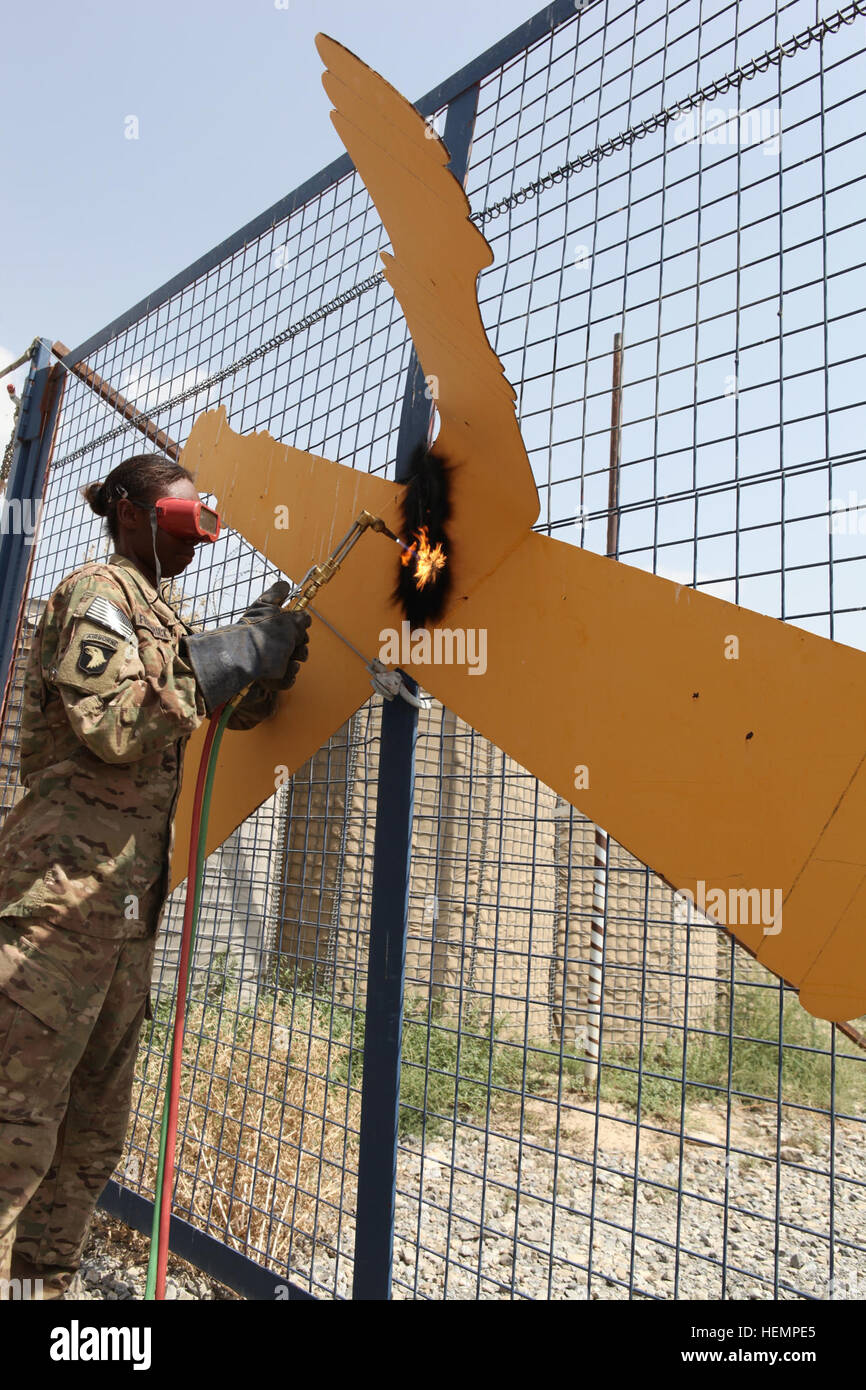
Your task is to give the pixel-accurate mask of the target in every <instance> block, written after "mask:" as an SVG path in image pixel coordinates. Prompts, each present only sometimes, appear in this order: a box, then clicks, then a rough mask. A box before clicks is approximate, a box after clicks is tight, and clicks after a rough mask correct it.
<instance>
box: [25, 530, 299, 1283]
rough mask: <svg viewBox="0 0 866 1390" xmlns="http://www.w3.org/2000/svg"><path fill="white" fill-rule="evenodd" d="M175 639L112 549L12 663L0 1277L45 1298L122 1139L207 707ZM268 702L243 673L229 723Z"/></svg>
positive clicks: (135, 572) (167, 617) (77, 1250)
mask: <svg viewBox="0 0 866 1390" xmlns="http://www.w3.org/2000/svg"><path fill="white" fill-rule="evenodd" d="M188 631H191V629H190V628H188V627H187V626H186V624H184V623H183V622H182V621H181V620H180V619H179V618H178V616H177V615H176V614H175V613H174V611H173V610H172V609H171V608H170V607H168V605H167V604H165V603H164V602H163V601H162V600H161V599H160V598H159V596H158V595H157V592H156V589H155V588H154V586H153V585H152V584H150V583H149V582H148V581H147V580H146V579H145V577H144V575H143V574H142V573H141V571H140V570H139V569H138V568H137V566H136V565H135V564H134V563H133V562H132V561H131V560H128V559H126V558H125V557H124V556H121V555H118V554H114V555H112V556H111V558H110V560H109V562H108V564H100V563H90V564H86V565H83V566H81V568H80V569H77V570H75V571H74V572H73V573H72V574H70V575H68V576H67V577H66V578H65V579H64V580H63V581H62V583H61V584H60V585H59V586H58V588H57V589H56V590H55V591H54V593H53V594H52V596H51V598H50V599H49V601H48V603H47V604H46V607H45V611H44V612H43V614H42V617H41V619H40V621H39V625H38V627H37V630H36V633H35V636H34V640H33V646H32V649H31V652H30V656H29V660H28V664H27V670H26V673H25V679H24V693H23V712H22V720H21V739H20V767H21V780H22V782H23V784H24V786H25V788H26V795H25V796H24V797H23V798H22V799H21V800H20V801H19V802H18V803H17V804H16V805H15V806H14V807H13V809H12V810H11V811H10V812H9V814H8V816H7V818H6V821H5V823H4V825H3V827H2V830H0V1279H4V1278H8V1277H9V1275H10V1268H9V1266H10V1258H11V1263H12V1275H13V1276H15V1275H20V1276H21V1277H27V1276H28V1275H30V1276H34V1277H38V1276H40V1275H41V1276H42V1277H43V1278H44V1280H45V1286H46V1295H47V1294H48V1293H49V1290H50V1289H52V1288H53V1289H55V1290H57V1291H60V1290H62V1289H63V1288H64V1287H65V1286H66V1285H67V1284H68V1283H69V1282H70V1281H71V1278H72V1276H73V1274H74V1271H75V1270H76V1268H77V1267H78V1264H79V1262H80V1259H81V1252H82V1249H83V1246H84V1242H85V1240H86V1236H87V1230H88V1225H89V1222H90V1218H91V1216H92V1213H93V1209H94V1207H95V1205H96V1202H97V1200H98V1197H99V1194H100V1192H101V1191H102V1188H103V1187H104V1186H105V1183H106V1181H107V1180H108V1178H109V1177H110V1176H111V1174H112V1172H113V1171H114V1168H115V1166H116V1164H117V1162H118V1160H119V1158H120V1155H121V1152H122V1149H123V1145H124V1140H125V1137H126V1128H127V1123H128V1117H129V1105H130V1093H131V1088H132V1080H133V1070H134V1064H135V1057H136V1050H137V1043H138V1034H139V1030H140V1027H141V1023H142V1020H143V1017H144V1013H145V1006H146V1002H147V997H148V991H149V987H150V979H151V973H152V968H153V955H154V946H155V937H156V932H157V930H158V927H159V922H160V919H161V916H162V909H163V904H164V899H165V895H166V889H167V885H168V875H169V864H170V859H171V852H172V847H173V838H174V829H173V824H172V821H173V816H174V809H175V805H176V802H177V797H178V793H179V790H180V782H181V774H182V769H183V751H184V745H185V742H186V740H187V738H188V737H189V735H190V734H191V733H192V732H193V730H194V729H196V728H197V727H198V725H199V724H200V723H201V721H202V719H203V718H205V717H206V712H205V705H204V700H203V699H202V696H201V693H200V692H199V690H198V687H197V685H196V681H195V677H194V675H193V673H192V669H191V667H190V666H189V664H188V663H187V662H186V661H185V660H184V659H183V658H182V657H181V656H180V654H179V652H178V642H179V640H180V638H181V636H182V635H183V634H184V632H188ZM275 698H276V697H275V696H274V695H273V694H272V693H270V692H268V691H266V690H265V689H264V688H263V687H261V686H258V685H254V686H253V687H252V689H251V690H250V692H249V694H248V695H247V696H246V697H245V699H244V701H243V702H242V703H241V705H240V707H239V709H238V710H237V711H236V713H235V715H234V716H233V718H232V720H231V721H230V724H229V727H230V728H241V729H244V728H251V727H253V726H254V725H255V724H257V723H258V722H259V721H260V720H261V719H263V718H266V717H267V716H268V715H270V714H271V713H273V710H274V707H275ZM13 1245H14V1249H13Z"/></svg>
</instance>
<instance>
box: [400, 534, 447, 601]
mask: <svg viewBox="0 0 866 1390" xmlns="http://www.w3.org/2000/svg"><path fill="white" fill-rule="evenodd" d="M445 560H446V556H445V551H444V550H443V549H442V545H441V543H437V544H436V545H435V546H431V544H430V538H429V535H428V532H427V527H426V526H422V527H421V529H420V530H419V531H418V532H417V533H416V536H415V539H414V540H413V542H412V544H411V545H410V546H409V549H408V550H407V551H406V553H405V554H404V555H401V556H400V562H401V564H404V565H411V564H412V562H413V561H414V562H415V587H416V588H418V589H423V588H424V587H425V585H427V584H430V583H432V582H433V581H434V580H435V579H436V576H437V575H438V573H439V571H440V570H441V569H444V568H445Z"/></svg>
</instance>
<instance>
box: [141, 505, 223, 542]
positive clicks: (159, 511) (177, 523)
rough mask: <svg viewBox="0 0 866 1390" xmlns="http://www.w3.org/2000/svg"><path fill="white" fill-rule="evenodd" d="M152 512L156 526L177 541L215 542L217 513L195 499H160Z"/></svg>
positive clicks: (218, 529) (217, 531)
mask: <svg viewBox="0 0 866 1390" xmlns="http://www.w3.org/2000/svg"><path fill="white" fill-rule="evenodd" d="M154 510H155V511H156V524H157V526H160V527H161V528H162V530H163V531H167V532H168V533H169V535H170V536H177V538H178V539H179V540H189V541H215V540H216V538H217V536H218V535H219V533H220V518H219V512H215V511H214V509H213V507H207V506H205V504H204V502H200V501H199V500H198V499H197V498H196V499H193V498H191V497H160V498H159V499H158V500H157V501H156V502H155V503H154Z"/></svg>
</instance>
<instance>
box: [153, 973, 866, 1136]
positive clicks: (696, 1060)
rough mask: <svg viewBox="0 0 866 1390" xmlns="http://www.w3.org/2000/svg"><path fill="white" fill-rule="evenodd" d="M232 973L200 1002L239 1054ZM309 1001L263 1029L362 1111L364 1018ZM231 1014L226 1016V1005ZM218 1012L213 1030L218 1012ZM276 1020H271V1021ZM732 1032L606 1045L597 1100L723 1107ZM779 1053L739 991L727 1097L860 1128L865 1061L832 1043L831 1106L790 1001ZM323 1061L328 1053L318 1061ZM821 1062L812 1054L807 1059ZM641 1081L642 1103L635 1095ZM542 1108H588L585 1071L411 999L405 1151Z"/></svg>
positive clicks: (663, 1114) (648, 1108)
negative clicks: (315, 1059) (420, 1138)
mask: <svg viewBox="0 0 866 1390" xmlns="http://www.w3.org/2000/svg"><path fill="white" fill-rule="evenodd" d="M231 975H232V972H231V970H230V969H227V970H218V971H217V972H216V974H215V976H214V977H213V978H212V979H211V980H210V981H209V984H208V987H207V989H206V990H204V991H200V992H199V998H198V1002H199V1004H200V1005H201V1006H202V1007H203V1014H202V1018H203V1020H208V1023H207V1025H206V1028H205V1031H206V1032H207V1033H208V1034H211V1033H214V1032H221V1031H222V1029H223V1028H224V1027H227V1028H228V1029H229V1030H233V1031H234V1033H235V1034H236V1039H237V1041H240V1038H241V1035H245V1033H246V1031H247V1029H248V1028H249V1027H251V1026H252V1024H253V1020H252V1018H249V1017H241V1018H239V1017H238V1014H237V1011H236V1010H237V1001H236V1000H235V1002H234V1006H233V1007H232V1006H231V1004H230V1000H231V999H232V998H233V996H234V995H235V994H236V982H235V981H234V979H232V978H231ZM304 984H305V985H306V986H307V988H306V989H300V988H298V985H297V984H295V987H294V989H291V988H288V987H287V985H288V981H285V982H282V984H281V986H280V985H278V987H277V990H276V999H274V998H273V997H271V998H270V999H269V1000H268V1001H267V1002H266V1003H265V1004H264V1008H265V1009H266V1010H267V1017H268V1018H271V1017H272V1018H273V1021H274V1023H275V1024H277V1025H280V1026H282V1027H284V1028H288V1029H289V1031H290V1033H291V1037H292V1047H291V1053H292V1058H293V1059H294V1060H295V1065H302V1062H303V1058H302V1054H303V1051H304V1049H305V1047H306V1046H307V1042H306V1041H305V1040H306V1039H309V1038H311V1037H312V1038H313V1039H315V1043H316V1046H317V1048H318V1049H319V1052H320V1055H321V1056H322V1057H323V1060H324V1064H325V1069H326V1071H327V1086H328V1091H329V1094H330V1095H331V1096H332V1098H335V1097H336V1093H337V1092H340V1093H342V1095H343V1096H344V1097H345V1096H346V1094H347V1092H350V1093H354V1095H355V1097H357V1095H358V1093H359V1092H360V1089H361V1083H362V1077H363V1065H364V1013H363V1010H362V1009H359V1010H356V1011H354V1012H353V1010H352V1009H351V1008H350V1007H348V1006H341V1005H337V1004H334V1005H332V1004H329V1003H328V1002H327V1001H322V1000H321V997H320V996H319V997H317V996H316V993H315V992H314V991H313V989H312V981H311V980H310V981H305V982H304ZM227 1003H229V1007H228V1008H226V1004H227ZM223 1009H225V1014H224V1017H223V1018H222V1019H221V1018H220V1015H221V1013H222V1010H223ZM272 1010H273V1013H272V1012H271V1011H272ZM155 1013H156V1017H155V1018H154V1020H153V1022H152V1024H151V1025H150V1033H149V1036H147V1037H146V1038H145V1039H143V1041H145V1042H146V1043H148V1044H149V1045H150V1046H151V1047H152V1048H154V1049H157V1050H159V1051H162V1050H163V1048H164V1047H165V1045H166V1041H167V1036H168V1029H169V1023H170V1014H171V1006H170V1004H169V1002H168V1001H163V1002H161V1003H160V1004H159V1005H158V1006H157V1008H156V1011H155ZM728 1027H729V1019H728V1014H727V1010H726V1008H725V1006H724V1004H723V1003H720V1006H719V1012H718V1018H717V1023H716V1025H715V1029H711V1025H709V1024H707V1023H706V1022H702V1024H701V1025H700V1027H697V1028H690V1029H689V1035H688V1042H687V1047H686V1055H685V1068H684V1065H683V1045H682V1034H681V1032H680V1033H679V1034H677V1035H675V1037H673V1038H671V1039H669V1040H667V1041H660V1040H658V1039H657V1038H656V1039H653V1038H650V1039H649V1040H648V1041H647V1042H646V1043H645V1044H644V1047H643V1051H642V1054H641V1051H640V1049H639V1048H638V1047H637V1046H635V1045H625V1044H615V1045H612V1044H606V1045H605V1046H604V1048H603V1060H602V1066H601V1070H600V1098H601V1100H602V1102H603V1103H605V1104H613V1105H616V1106H618V1107H621V1108H623V1109H624V1110H625V1111H626V1112H629V1113H632V1114H637V1110H638V1100H639V1101H640V1112H641V1114H642V1115H644V1116H647V1117H654V1118H658V1119H661V1120H665V1121H675V1120H677V1118H678V1117H679V1114H680V1109H681V1105H682V1098H683V1085H684V1081H685V1099H686V1107H687V1109H691V1108H693V1107H695V1106H699V1105H701V1104H710V1105H720V1104H723V1103H724V1095H725V1093H726V1091H727V1088H728V1071H729V1037H728ZM782 1036H783V1041H784V1044H785V1046H784V1047H783V1048H782V1052H781V1072H780V1050H779V995H778V992H777V991H776V990H775V989H773V988H769V989H768V988H762V987H760V986H757V985H752V984H746V983H739V984H738V985H737V990H736V1002H735V1007H734V1014H733V1045H732V1047H731V1048H730V1085H731V1088H732V1089H733V1090H734V1091H735V1092H739V1093H740V1095H741V1096H743V1097H744V1098H745V1101H744V1103H746V1104H749V1103H750V1099H749V1098H752V1103H754V1104H755V1105H756V1106H762V1105H767V1104H773V1105H775V1103H776V1101H777V1099H778V1098H781V1100H783V1101H795V1102H797V1103H799V1104H805V1105H813V1106H815V1107H816V1108H818V1109H821V1110H829V1109H830V1108H831V1104H832V1103H833V1101H834V1102H835V1110H836V1112H837V1113H840V1114H852V1115H859V1114H862V1112H863V1109H864V1105H866V1053H864V1052H862V1051H861V1050H860V1049H858V1048H857V1047H856V1045H855V1044H853V1043H850V1042H848V1040H847V1039H846V1038H844V1037H843V1036H842V1035H841V1034H838V1035H837V1041H836V1047H837V1055H836V1088H835V1096H833V1095H832V1092H831V1058H830V1055H829V1049H830V1048H831V1046H832V1029H831V1025H830V1024H827V1023H823V1022H821V1021H820V1020H818V1019H814V1018H812V1017H811V1016H810V1015H809V1014H807V1013H806V1012H805V1011H804V1010H803V1009H802V1008H801V1007H800V1005H799V1003H798V1002H797V1000H796V998H795V997H794V996H793V995H790V994H786V995H785V996H784V1013H783V1034H782ZM323 1049H324V1050H323ZM810 1049H817V1050H810ZM639 1081H640V1096H639V1095H638V1089H639ZM524 1092H525V1094H526V1095H528V1096H530V1097H531V1096H538V1097H542V1098H551V1097H556V1096H557V1095H558V1094H560V1093H561V1094H562V1096H563V1097H565V1098H567V1099H568V1100H569V1101H571V1102H572V1103H576V1104H594V1102H595V1089H594V1086H593V1085H591V1084H590V1081H589V1080H588V1078H587V1074H586V1069H585V1060H584V1059H583V1058H582V1057H580V1056H576V1055H573V1054H569V1053H566V1054H564V1055H562V1056H561V1055H560V1052H559V1050H558V1048H557V1046H556V1044H554V1043H550V1042H545V1041H541V1040H532V1039H530V1041H529V1044H528V1046H527V1047H526V1049H524V1045H523V1041H522V1039H521V1038H520V1037H517V1036H515V1035H514V1034H513V1032H512V1033H511V1034H509V1033H508V1031H507V1022H506V1019H505V1018H503V1017H499V1016H492V1017H491V1013H490V1009H489V1006H485V1005H484V1004H483V1003H480V1002H479V1003H474V1004H472V1005H470V1006H467V1007H464V1008H463V1010H462V1012H461V1014H460V1015H459V1017H458V1016H457V1014H456V1013H455V1012H453V1011H448V1010H446V1009H445V1008H444V1007H443V1004H442V1001H441V1000H435V999H434V1000H433V1001H432V1003H431V1004H430V1006H429V1007H428V1003H427V1001H426V999H425V998H424V997H423V996H420V995H412V994H407V997H406V1001H405V1005H404V1020H403V1042H402V1066H401V1077H400V1133H401V1135H402V1136H404V1137H409V1136H417V1135H419V1134H421V1133H422V1132H423V1133H425V1134H426V1135H428V1136H431V1137H433V1136H437V1135H442V1134H446V1133H448V1132H449V1131H450V1130H451V1128H452V1127H453V1124H454V1122H455V1120H464V1121H469V1122H471V1123H476V1124H479V1125H481V1126H483V1125H484V1124H485V1122H486V1119H487V1115H488V1111H490V1112H491V1113H492V1114H496V1113H500V1114H505V1113H507V1112H509V1111H510V1112H512V1113H514V1111H516V1110H517V1109H518V1107H519V1105H520V1097H521V1094H522V1093H524Z"/></svg>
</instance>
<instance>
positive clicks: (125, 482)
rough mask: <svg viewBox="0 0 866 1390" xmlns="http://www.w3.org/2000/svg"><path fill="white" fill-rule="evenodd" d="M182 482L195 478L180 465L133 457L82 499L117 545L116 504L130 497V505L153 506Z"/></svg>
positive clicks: (92, 486)
mask: <svg viewBox="0 0 866 1390" xmlns="http://www.w3.org/2000/svg"><path fill="white" fill-rule="evenodd" d="M181 478H189V480H190V482H194V481H195V479H194V478H193V476H192V474H191V473H189V472H188V471H187V469H186V468H183V467H182V466H181V464H179V463H172V461H171V459H167V458H163V457H162V455H160V454H133V455H132V457H131V458H128V459H124V460H123V462H122V463H119V464H118V465H117V467H116V468H112V470H111V472H110V473H109V474H108V477H107V478H105V479H104V480H103V482H101V483H88V484H87V486H86V487H83V488H82V489H81V496H82V497H83V498H84V500H85V502H88V503H89V504H90V508H91V510H92V511H94V512H96V515H97V516H104V517H105V521H106V526H107V527H108V534H109V536H110V537H111V539H112V541H113V542H114V544H115V545H117V539H118V527H117V500H118V498H119V497H123V496H127V497H128V498H129V500H130V501H131V502H144V503H146V504H148V505H149V504H150V503H152V502H155V501H156V500H157V498H158V497H162V496H163V494H164V492H165V490H166V488H169V487H171V485H172V483H177V482H180V480H181Z"/></svg>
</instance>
